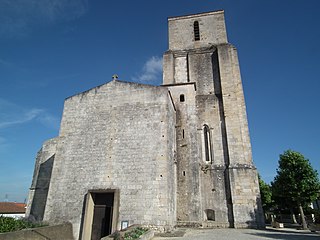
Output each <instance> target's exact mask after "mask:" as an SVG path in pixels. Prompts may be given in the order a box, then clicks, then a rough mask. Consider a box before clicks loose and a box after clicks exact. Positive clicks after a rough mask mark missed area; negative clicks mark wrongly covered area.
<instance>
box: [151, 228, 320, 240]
mask: <svg viewBox="0 0 320 240" xmlns="http://www.w3.org/2000/svg"><path fill="white" fill-rule="evenodd" d="M183 232H185V234H184V235H183V237H173V236H171V237H168V236H167V237H160V236H158V237H154V238H153V240H180V239H184V240H193V239H196V240H232V239H235V240H256V239H269V240H270V239H283V240H287V239H291V240H320V234H319V233H312V232H310V231H309V230H296V229H292V228H282V229H274V228H271V227H267V228H266V229H265V230H255V229H230V228H229V229H181V230H180V233H183ZM176 235H180V236H181V235H182V234H176Z"/></svg>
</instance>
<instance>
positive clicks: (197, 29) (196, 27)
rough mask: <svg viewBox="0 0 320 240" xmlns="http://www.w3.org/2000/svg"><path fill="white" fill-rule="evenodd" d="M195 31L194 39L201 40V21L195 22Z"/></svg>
mask: <svg viewBox="0 0 320 240" xmlns="http://www.w3.org/2000/svg"><path fill="white" fill-rule="evenodd" d="M193 32H194V40H195V41H199V40H200V29H199V22H198V21H194V23H193Z"/></svg>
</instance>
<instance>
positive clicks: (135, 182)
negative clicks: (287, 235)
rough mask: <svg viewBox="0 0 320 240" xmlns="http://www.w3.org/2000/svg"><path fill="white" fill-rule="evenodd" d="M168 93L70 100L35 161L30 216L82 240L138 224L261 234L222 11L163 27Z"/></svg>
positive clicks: (125, 91)
mask: <svg viewBox="0 0 320 240" xmlns="http://www.w3.org/2000/svg"><path fill="white" fill-rule="evenodd" d="M168 26H169V49H168V50H167V51H166V52H165V53H164V55H163V84H162V85H161V86H151V85H145V84H138V83H132V82H124V81H118V80H116V79H114V80H113V81H111V82H109V83H106V84H104V85H101V86H98V87H95V88H92V89H90V90H88V91H86V92H83V93H80V94H77V95H74V96H72V97H69V98H67V99H66V100H65V104H64V110H63V116H62V120H61V127H60V132H59V136H58V137H56V138H54V139H50V140H48V141H46V142H45V143H44V144H43V146H42V148H41V150H40V151H39V152H38V155H37V158H36V164H35V170H34V176H33V181H32V185H31V188H30V192H29V200H28V208H27V216H28V217H29V218H32V219H36V220H40V221H47V222H49V223H52V224H54V223H61V222H66V221H68V222H71V223H72V224H73V231H74V236H75V239H100V237H102V236H106V235H108V234H109V233H111V232H114V231H116V230H119V229H122V228H125V227H127V226H130V225H133V224H142V225H145V226H150V227H153V228H156V229H158V230H160V231H166V230H169V229H172V228H173V227H175V226H191V227H235V228H243V227H263V226H264V217H263V212H262V208H261V202H260V201H261V200H260V193H259V184H258V177H257V170H256V168H255V167H254V165H253V162H252V155H251V144H250V138H249V131H248V123H247V116H246V108H245V101H244V95H243V90H242V83H241V77H240V70H239V63H238V56H237V51H236V49H235V47H234V46H232V45H231V44H229V43H228V41H227V34H226V28H225V21H224V12H223V11H215V12H208V13H200V14H194V15H188V16H181V17H171V18H168Z"/></svg>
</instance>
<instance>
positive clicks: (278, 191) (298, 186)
mask: <svg viewBox="0 0 320 240" xmlns="http://www.w3.org/2000/svg"><path fill="white" fill-rule="evenodd" d="M271 186H272V194H273V196H274V200H275V201H276V203H277V204H278V205H280V206H287V207H288V208H289V209H293V208H294V207H297V208H298V209H299V212H300V214H301V218H302V226H303V228H304V229H306V228H307V223H306V221H305V216H304V212H303V206H306V205H307V204H310V203H311V202H312V201H314V200H315V199H316V197H317V193H318V192H319V190H320V182H319V179H318V173H317V171H316V170H314V169H313V168H312V166H311V164H310V162H309V160H308V159H306V158H305V157H304V156H303V155H302V154H301V153H298V152H295V151H292V150H287V151H285V152H284V153H283V154H281V155H280V159H279V167H278V169H277V176H276V177H275V178H274V181H273V182H272V183H271Z"/></svg>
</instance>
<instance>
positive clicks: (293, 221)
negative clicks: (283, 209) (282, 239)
mask: <svg viewBox="0 0 320 240" xmlns="http://www.w3.org/2000/svg"><path fill="white" fill-rule="evenodd" d="M290 213H291V221H292V223H297V219H296V215H295V214H294V212H293V210H292V208H290Z"/></svg>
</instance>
